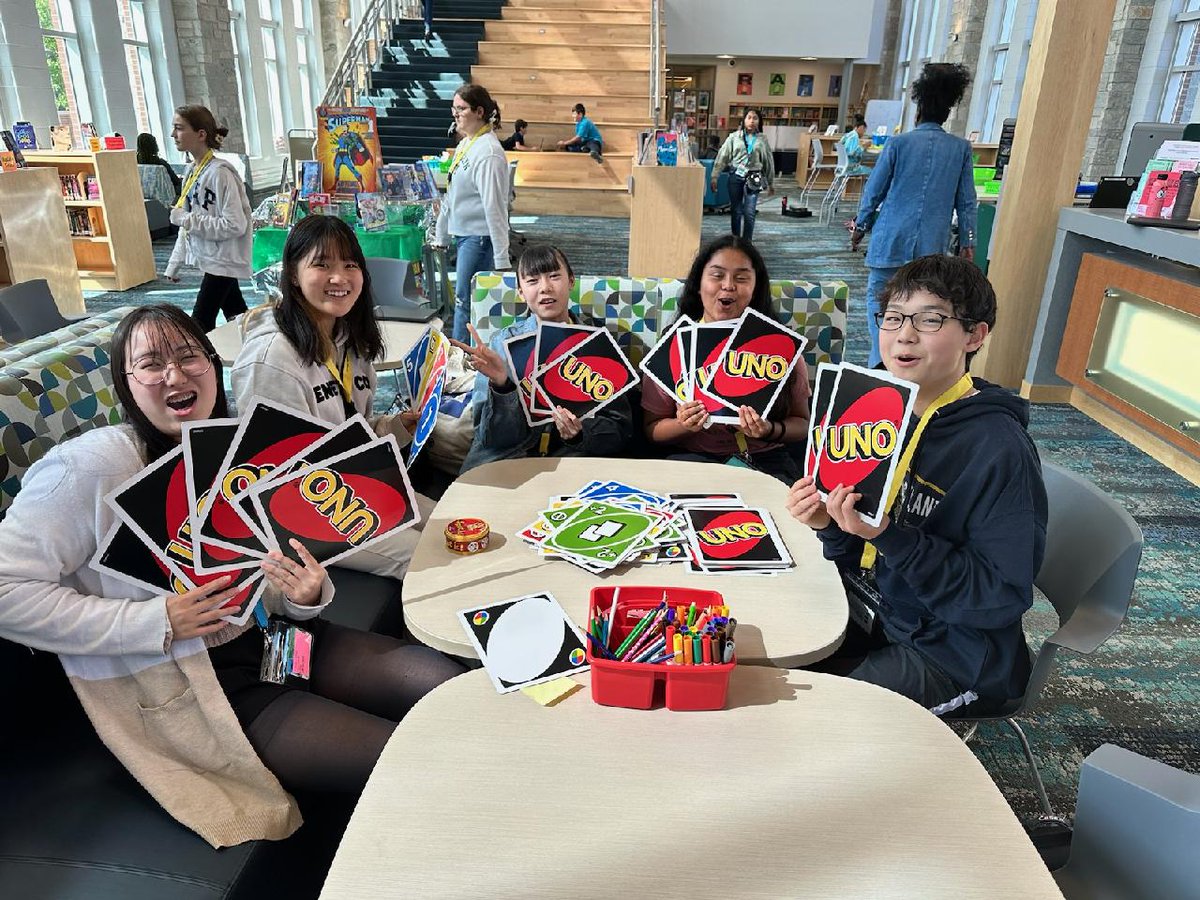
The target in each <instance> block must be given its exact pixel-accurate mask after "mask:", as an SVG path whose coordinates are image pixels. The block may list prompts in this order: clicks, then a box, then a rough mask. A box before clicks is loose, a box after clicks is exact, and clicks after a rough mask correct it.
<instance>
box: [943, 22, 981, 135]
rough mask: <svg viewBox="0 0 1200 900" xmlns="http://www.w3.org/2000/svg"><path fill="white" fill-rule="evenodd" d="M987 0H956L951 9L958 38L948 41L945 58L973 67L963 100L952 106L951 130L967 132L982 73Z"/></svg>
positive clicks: (953, 28) (949, 128) (963, 133)
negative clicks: (980, 63) (980, 69)
mask: <svg viewBox="0 0 1200 900" xmlns="http://www.w3.org/2000/svg"><path fill="white" fill-rule="evenodd" d="M987 8H988V0H953V5H952V8H951V11H950V31H951V32H952V33H954V34H957V35H958V40H951V41H950V42H949V43H947V44H946V59H945V61H946V62H952V63H962V64H963V65H964V66H966V67H967V68H968V69H970V70H971V83H970V85H968V87H967V92H966V93H965V94H963V98H962V101H961V102H960V103H959V104H958V106H956V107H954V109H952V110H950V118H949V119H947V120H946V130H947V131H949V132H950V133H951V134H958V135H962V136H963V137H966V135H967V113H968V111H969V110H970V108H971V95H972V93H973V92H974V90H975V81H976V79H977V78H978V77H979V52H980V50H981V49H982V46H983V24H984V21H985V20H986V19H987Z"/></svg>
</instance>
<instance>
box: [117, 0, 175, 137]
mask: <svg viewBox="0 0 1200 900" xmlns="http://www.w3.org/2000/svg"><path fill="white" fill-rule="evenodd" d="M117 10H118V14H119V15H120V17H121V38H122V42H123V44H124V47H125V64H126V67H127V68H128V69H129V91H130V93H131V94H133V111H134V115H135V116H136V117H137V124H138V131H145V132H149V133H150V134H152V135H154V137H155V138H157V139H158V146H159V147H160V148H165V147H166V146H168V144H167V141H166V137H167V136H166V135H165V134H163V126H162V119H163V117H162V109H161V107H160V106H159V102H158V89H157V86H156V85H155V82H154V66H153V64H152V63H151V56H150V40H149V35H148V33H147V29H146V8H145V2H144V0H118V7H117Z"/></svg>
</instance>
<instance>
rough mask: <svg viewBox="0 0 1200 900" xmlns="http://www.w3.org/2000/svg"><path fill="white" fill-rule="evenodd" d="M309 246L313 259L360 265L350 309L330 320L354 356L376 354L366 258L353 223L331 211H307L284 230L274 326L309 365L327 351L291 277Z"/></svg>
mask: <svg viewBox="0 0 1200 900" xmlns="http://www.w3.org/2000/svg"><path fill="white" fill-rule="evenodd" d="M314 252H315V254H316V258H318V259H325V258H328V257H335V256H336V257H340V258H341V259H348V260H352V261H353V262H355V263H357V264H358V267H359V269H360V270H361V271H362V292H361V293H360V294H359V295H358V300H356V301H355V303H354V306H352V307H351V308H350V312H348V313H346V315H344V316H342V317H341V318H340V319H338V321H337V323H336V324H335V325H334V336H335V337H336V336H338V335H339V334H343V335H345V337H346V347H347V348H348V349H349V350H351V351H353V353H354V354H355V355H356V356H358V357H359V358H360V359H364V360H373V359H378V358H379V357H380V356H382V355H383V333H382V332H381V331H380V329H379V320H378V319H376V318H375V302H374V299H373V295H372V293H371V273H370V272H369V271H367V260H366V257H364V256H363V252H362V247H361V246H359V243H358V238H357V237H355V236H354V231H353V229H351V228H350V226H349V225H347V224H346V223H345V222H343V221H342V220H341V219H339V218H337V217H336V216H308V217H307V218H305V219H301V220H300V221H299V222H298V223H297V224H296V225H295V227H294V228H292V230H291V233H290V234H288V238H287V242H286V243H285V244H284V245H283V274H282V276H281V278H280V280H279V287H280V292H281V294H282V298H281V299H280V301H279V304H278V305H277V306H276V307H275V323H276V324H277V325H278V326H279V330H280V332H282V334H283V336H284V337H286V338H287V339H288V340H289V341H290V342H291V344H292V346H293V347H295V348H296V353H297V354H299V356H300V358H301V359H302V360H304V361H305V362H306V363H308V364H309V365H317V364H319V363H323V362H324V361H325V360H326V359H328V358H329V355H330V353H331V352H332V349H333V348H332V347H329V346H325V340H324V336H323V335H322V334H321V332H320V331H319V330H318V329H317V324H316V322H314V321H313V318H312V315H311V314H310V313H309V311H308V309H309V307H308V301H306V300H305V299H304V295H303V294H302V293H301V292H300V286H299V284H298V283H297V272H298V271H299V268H300V266H301V264H302V263H303V262H304V261H305V260H306V259H308V257H309V255H310V254H312V253H314Z"/></svg>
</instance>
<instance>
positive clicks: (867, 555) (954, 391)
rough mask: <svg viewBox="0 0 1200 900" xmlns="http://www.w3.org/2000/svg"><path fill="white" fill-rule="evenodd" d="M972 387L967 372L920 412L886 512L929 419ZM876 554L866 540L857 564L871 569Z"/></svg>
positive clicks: (897, 490)
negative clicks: (919, 417)
mask: <svg viewBox="0 0 1200 900" xmlns="http://www.w3.org/2000/svg"><path fill="white" fill-rule="evenodd" d="M974 389H975V382H974V381H973V380H972V379H971V373H970V372H968V373H967V374H965V375H963V377H962V378H960V379H958V381H956V382H954V385H953V386H952V387H951V388H950V389H949V390H948V391H946V392H945V393H944V394H942V396H940V397H938V398H937V399H936V400H934V401H933V402H932V403H931V404H929V408H928V409H926V410H925V412H924V413H922V414H921V419H920V421H918V422H917V427H916V428H914V429H913V433H912V437H910V438H909V439H908V446H907V447H905V448H904V453H903V455H901V457H900V463H899V465H897V466H896V477H895V478H894V479H893V480H892V486H891V488H889V489H888V495H887V503H886V504H885V505H884V507H883V508H884V509H885V510H886V511H887V512H889V513H890V512H891V511H892V504H893V503H895V502H896V497H897V495H898V494H899V493H900V485H902V484H903V483H904V479H905V478H906V477H907V476H908V470H909V467H910V466H912V461H913V456H914V455H915V454H916V452H917V444H918V443H919V442H920V440H921V435H922V434H924V433H925V426H926V425H928V424H929V420H930V419H932V418H933V416H934V413H936V412H937V411H938V410H939V409H941V408H942V407H943V406H949V405H950V404H951V403H953V402H954V401H955V400H959V399H961V398H963V397H965V396H966V395H967V394H969V393H971V391H972V390H974ZM876 555H877V553H876V550H875V545H874V544H872V543H871V542H870V541H867V543H866V545H865V546H864V547H863V552H862V559H861V560H860V562H859V565H861V566H862V567H863V568H864V569H873V568H874V567H875V556H876Z"/></svg>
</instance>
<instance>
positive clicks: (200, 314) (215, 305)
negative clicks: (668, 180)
mask: <svg viewBox="0 0 1200 900" xmlns="http://www.w3.org/2000/svg"><path fill="white" fill-rule="evenodd" d="M217 310H220V311H221V312H223V313H225V321H226V322H229V321H232V320H233V318H234V317H235V316H240V315H241V314H242V313H244V312H245V311H246V301H245V300H244V299H243V298H242V288H241V286H240V285H239V284H238V280H237V279H236V278H230V277H229V276H228V275H213V274H211V273H210V272H205V273H204V278H202V279H201V280H200V291H199V293H197V294H196V306H195V307H194V308H193V309H192V318H193V319H195V320H196V324H197V325H199V326H200V327H201V328H202V329H203V330H204V332H205V333H206V334H207V333H208V332H210V331H212V330H213V329H214V328H216V327H217Z"/></svg>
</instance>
